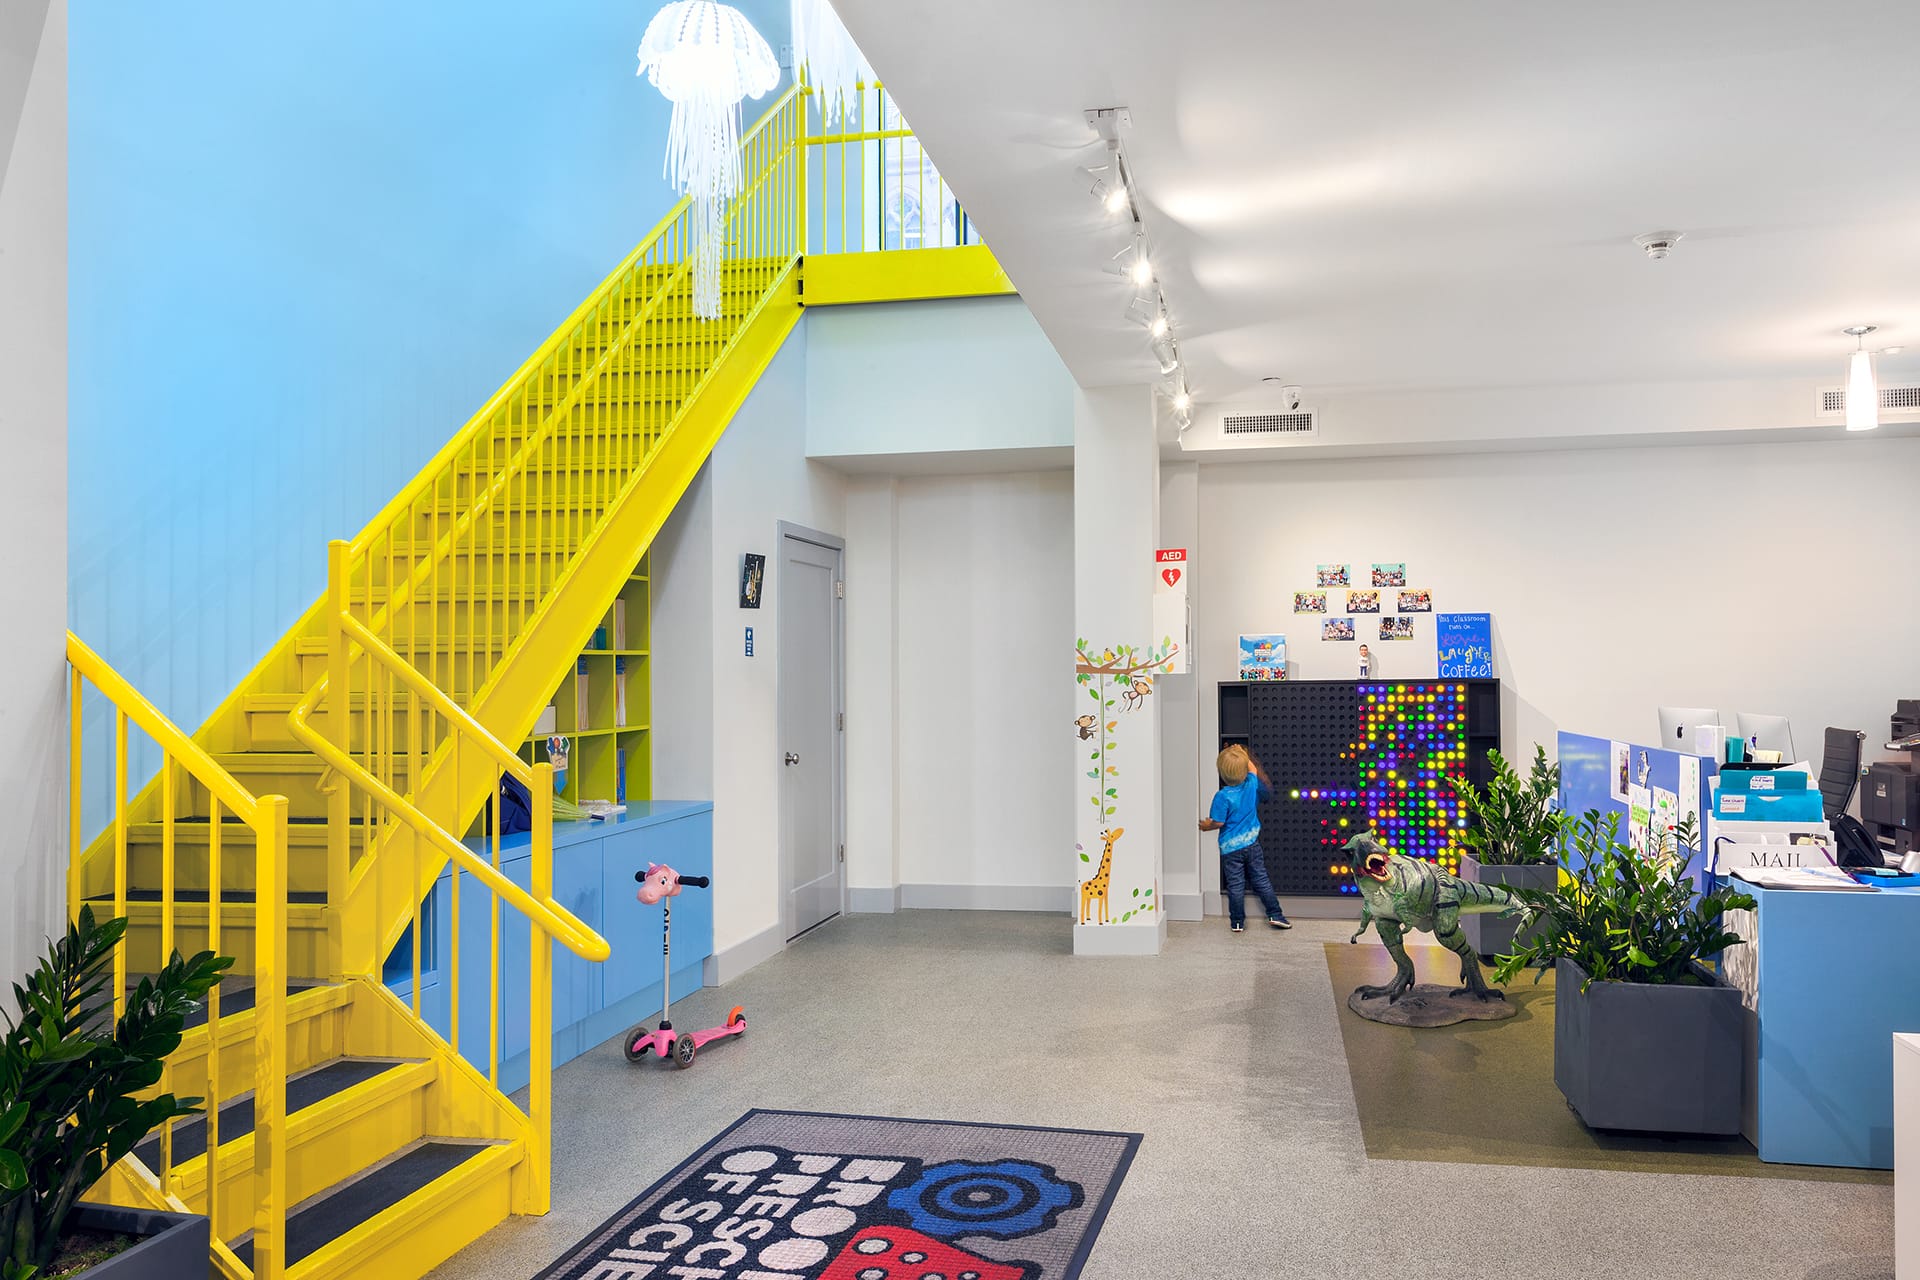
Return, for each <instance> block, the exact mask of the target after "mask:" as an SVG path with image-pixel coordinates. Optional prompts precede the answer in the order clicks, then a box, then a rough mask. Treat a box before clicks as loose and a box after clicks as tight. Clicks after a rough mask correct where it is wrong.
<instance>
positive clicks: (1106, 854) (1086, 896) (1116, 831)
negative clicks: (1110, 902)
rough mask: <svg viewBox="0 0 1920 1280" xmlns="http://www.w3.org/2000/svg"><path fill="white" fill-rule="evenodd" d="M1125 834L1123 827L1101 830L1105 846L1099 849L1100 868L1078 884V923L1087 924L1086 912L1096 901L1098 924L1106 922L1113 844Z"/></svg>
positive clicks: (1111, 879)
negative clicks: (1097, 904)
mask: <svg viewBox="0 0 1920 1280" xmlns="http://www.w3.org/2000/svg"><path fill="white" fill-rule="evenodd" d="M1125 834H1127V829H1126V828H1125V827H1115V828H1113V829H1112V830H1111V831H1102V832H1101V833H1100V840H1101V842H1102V843H1103V844H1104V845H1105V846H1106V847H1105V848H1104V849H1102V850H1101V851H1100V869H1099V870H1098V871H1096V872H1094V873H1093V875H1092V876H1090V877H1088V878H1087V879H1086V880H1084V881H1082V882H1081V885H1080V923H1081V924H1087V923H1089V922H1088V920H1087V912H1088V911H1089V910H1090V909H1091V908H1092V906H1093V904H1094V903H1095V902H1096V901H1097V902H1098V903H1099V904H1100V919H1099V923H1100V924H1105V923H1107V895H1108V892H1109V890H1111V889H1112V887H1113V845H1114V842H1115V841H1117V840H1118V839H1119V838H1120V837H1121V836H1123V835H1125Z"/></svg>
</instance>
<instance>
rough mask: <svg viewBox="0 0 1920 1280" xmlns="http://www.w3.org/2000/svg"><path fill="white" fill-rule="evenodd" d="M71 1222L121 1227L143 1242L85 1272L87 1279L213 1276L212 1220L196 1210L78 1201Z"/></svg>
mask: <svg viewBox="0 0 1920 1280" xmlns="http://www.w3.org/2000/svg"><path fill="white" fill-rule="evenodd" d="M67 1226H68V1227H69V1228H82V1229H85V1230H88V1231H116V1232H119V1233H120V1234H121V1235H129V1236H133V1237H134V1238H135V1239H137V1240H138V1241H139V1243H138V1244H136V1245H134V1246H133V1248H131V1249H128V1250H127V1251H126V1252H125V1253H120V1254H115V1255H114V1256H113V1257H111V1258H109V1259H107V1260H106V1261H105V1262H103V1263H101V1264H100V1265H99V1266H97V1267H88V1268H87V1269H86V1270H85V1271H82V1272H79V1273H78V1275H79V1276H84V1277H86V1280H207V1276H208V1274H209V1271H210V1268H211V1266H212V1261H211V1260H212V1256H213V1254H212V1246H211V1244H210V1242H209V1241H210V1237H209V1234H208V1230H207V1220H206V1219H205V1218H203V1217H200V1216H198V1215H196V1214H188V1213H156V1212H154V1211H152V1210H150V1209H120V1208H115V1207H114V1206H112V1205H104V1204H77V1205H75V1206H74V1208H73V1212H72V1213H71V1214H69V1215H67Z"/></svg>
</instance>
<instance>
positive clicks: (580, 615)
mask: <svg viewBox="0 0 1920 1280" xmlns="http://www.w3.org/2000/svg"><path fill="white" fill-rule="evenodd" d="M801 314H802V308H801V306H800V301H799V291H798V266H797V264H796V265H793V266H789V267H788V268H787V269H786V270H785V271H784V272H783V273H782V274H781V275H780V277H779V278H778V279H777V280H776V281H775V283H774V284H773V286H772V287H771V288H770V289H769V290H768V292H767V295H766V296H765V297H764V298H763V300H762V301H761V303H760V304H759V305H758V306H757V307H756V309H755V311H754V313H753V315H752V316H751V317H750V318H749V319H748V320H747V321H746V323H745V324H743V325H742V327H741V331H740V333H739V335H738V337H737V338H736V339H735V340H734V341H733V342H732V343H731V344H730V345H729V346H728V347H727V349H726V350H725V352H724V353H723V354H722V355H721V357H720V358H719V359H718V360H717V361H716V362H715V364H714V366H713V368H712V369H711V370H710V372H709V374H708V375H707V376H706V377H705V378H704V379H703V381H702V382H701V384H700V385H699V386H698V387H697V388H696V389H695V391H694V392H693V394H692V395H691V396H690V398H689V401H688V403H687V407H686V409H685V411H684V412H683V414H682V416H681V418H680V421H679V422H678V423H677V424H676V425H675V426H674V428H673V430H672V431H670V432H668V433H667V435H666V436H665V437H664V438H663V439H662V440H661V442H660V445H659V447H658V448H657V449H656V450H655V452H654V454H653V456H652V457H650V458H649V459H648V461H647V464H646V466H645V467H644V468H643V469H642V470H641V471H640V472H639V474H637V475H636V476H635V477H634V479H633V480H632V481H630V482H629V483H628V485H627V486H626V488H625V489H624V490H623V491H622V492H621V493H620V495H619V496H618V497H617V499H616V501H615V503H614V506H613V508H612V510H611V511H610V512H609V514H608V515H607V516H606V517H604V518H603V519H602V520H601V521H600V523H599V525H598V526H597V527H596V528H595V529H594V530H593V531H592V532H591V533H590V534H589V535H588V536H587V538H586V539H585V541H584V542H583V543H582V545H581V548H580V550H579V551H578V552H576V553H575V555H574V556H573V558H572V561H571V563H570V564H569V565H568V567H567V568H566V570H565V571H564V572H563V573H562V574H561V576H560V577H559V579H558V580H557V581H556V583H555V585H554V586H553V588H551V589H550V590H549V592H548V595H547V598H546V599H545V601H543V603H542V604H541V606H540V607H539V609H538V610H536V611H535V613H534V614H533V616H532V617H531V618H530V619H529V621H528V624H527V626H526V628H525V630H524V631H523V632H522V634H521V635H520V636H519V637H518V638H517V639H516V641H515V643H514V645H513V646H512V647H511V648H510V649H508V650H507V652H506V654H505V655H503V657H502V659H501V661H500V663H499V665H498V666H496V667H495V669H494V671H493V674H492V675H491V676H490V677H489V678H488V680H487V681H486V683H485V684H484V685H483V686H482V687H481V688H480V689H479V690H478V691H477V692H476V693H475V695H474V697H473V699H472V701H471V702H470V704H469V706H468V712H469V714H471V715H472V716H473V717H474V719H476V720H478V721H479V722H480V724H481V725H483V726H484V727H485V728H486V729H487V730H488V732H490V733H493V734H494V735H495V736H497V737H498V738H500V739H501V740H502V741H505V742H518V741H521V740H522V739H524V738H525V736H526V735H527V734H528V733H529V732H530V731H531V730H532V728H533V725H534V723H535V721H537V720H538V719H539V716H540V713H541V711H542V710H543V709H544V708H545V707H546V705H547V702H548V701H549V699H550V698H551V696H552V694H553V689H554V686H555V685H556V684H557V683H558V682H559V681H560V679H561V678H562V677H563V676H564V675H565V673H566V671H567V668H568V666H569V665H570V664H571V663H573V662H574V661H576V660H577V659H578V657H579V655H580V651H581V650H582V648H584V647H585V645H586V643H587V641H588V640H589V639H590V638H591V637H592V634H593V629H594V627H595V626H597V625H598V624H599V620H600V619H601V618H602V617H604V616H605V613H606V610H607V609H608V608H609V607H610V606H611V604H612V602H613V598H614V597H615V596H616V595H618V594H619V592H620V588H621V587H622V586H623V585H624V584H625V582H626V581H627V578H628V577H629V576H630V575H631V574H632V572H633V566H634V565H635V564H637V563H638V562H639V560H640V558H641V556H643V555H645V554H646V551H647V548H648V547H649V546H650V545H651V544H652V542H653V539H654V537H655V536H656V535H657V534H658V533H659V531H660V529H661V527H662V526H663V525H664V524H665V523H666V521H667V518H668V517H669V516H670V515H671V514H672V512H673V509H674V507H675V506H676V505H677V504H678V502H679V500H680V498H681V496H682V495H683V494H684V493H685V492H686V490H687V488H688V487H689V486H690V485H691V484H692V483H693V480H694V477H695V476H697V475H698V474H699V471H700V468H701V467H702V466H703V465H704V464H705V463H706V460H707V458H708V457H709V456H710V455H711V454H712V452H713V449H714V446H715V445H716V444H717V443H718V442H719V440H720V437H721V435H722V434H723V433H724V431H725V430H726V427H727V425H728V423H730V422H731V421H732V420H733V416H734V414H735V413H736V412H737V411H738V410H739V408H740V406H741V405H742V404H743V403H744V402H745V401H746V398H747V396H748V395H749V394H750V393H751V392H752V390H753V387H754V385H755V384H756V383H757V382H758V381H759V379H760V375H761V374H762V373H764V372H765V370H766V368H767V366H768V365H769V364H770V363H772V361H773V358H774V356H775V355H776V354H777V353H778V352H779V350H780V347H781V346H782V344H783V343H784V342H785V341H786V338H787V335H788V334H790V333H791V332H792V330H793V328H794V326H795V325H796V324H797V323H798V322H799V320H800V316H801ZM496 785H497V779H496V775H495V773H494V770H493V768H492V766H491V765H490V764H489V763H488V762H487V761H486V760H485V759H483V758H482V757H481V756H480V754H479V753H478V752H467V753H465V754H464V755H463V757H462V758H461V760H460V767H459V776H458V777H457V778H456V777H455V776H454V771H453V768H452V758H451V754H450V749H449V748H447V747H444V746H443V747H442V748H441V749H440V751H439V752H438V753H437V754H436V755H435V757H434V759H433V760H432V762H430V763H429V764H428V766H427V767H426V769H425V770H424V771H423V773H422V776H421V779H420V781H419V783H418V784H417V785H416V787H415V789H414V792H413V801H414V803H415V804H416V805H417V806H418V807H419V808H420V809H421V811H422V812H424V813H426V814H428V815H430V816H432V817H433V818H434V820H435V821H436V822H439V823H440V824H441V825H442V826H444V827H445V828H446V829H447V830H449V831H465V830H467V829H468V828H469V827H470V826H471V825H472V823H473V822H474V820H475V819H476V818H477V817H478V816H479V814H480V811H481V809H482V808H483V807H484V806H485V805H486V803H487V801H488V799H489V797H491V796H492V794H493V790H494V787H495V786H496ZM416 846H418V855H419V865H418V866H416V865H415V849H416ZM445 866H446V858H445V856H444V855H442V854H440V853H439V852H438V851H436V850H435V849H434V848H433V847H432V846H431V845H430V844H427V843H426V842H424V841H421V840H419V838H418V837H417V836H416V835H415V833H414V832H413V830H412V829H411V828H409V827H407V826H405V825H391V826H389V827H388V828H387V829H386V830H385V831H383V832H382V833H381V835H380V836H379V837H378V838H377V839H376V840H375V842H374V846H373V850H372V853H371V854H370V855H369V856H367V857H364V858H362V859H361V860H360V862H359V863H358V864H357V865H356V866H355V868H354V873H353V877H352V880H351V882H350V883H349V885H348V889H347V893H346V896H345V900H344V901H343V902H342V903H340V904H338V906H337V907H336V908H335V909H337V910H341V911H343V912H344V913H345V915H344V916H343V919H342V926H343V927H342V930H341V933H342V936H343V938H344V940H345V947H346V952H345V956H344V965H343V967H344V970H345V972H347V973H350V974H371V973H378V972H380V967H381V964H382V962H383V960H384V959H385V957H386V956H387V954H388V953H389V952H391V950H392V949H393V947H394V946H396V945H397V944H398V943H399V941H400V939H401V938H402V937H403V936H404V935H405V933H406V929H407V926H408V924H409V923H410V922H411V919H412V913H413V903H414V902H415V901H416V900H417V895H418V894H419V892H420V887H421V886H424V885H431V884H432V883H433V881H434V880H435V879H436V878H437V877H438V876H439V875H440V873H441V871H443V870H444V869H445Z"/></svg>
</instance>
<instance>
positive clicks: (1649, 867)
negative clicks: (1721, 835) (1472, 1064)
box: [1496, 809, 1754, 991]
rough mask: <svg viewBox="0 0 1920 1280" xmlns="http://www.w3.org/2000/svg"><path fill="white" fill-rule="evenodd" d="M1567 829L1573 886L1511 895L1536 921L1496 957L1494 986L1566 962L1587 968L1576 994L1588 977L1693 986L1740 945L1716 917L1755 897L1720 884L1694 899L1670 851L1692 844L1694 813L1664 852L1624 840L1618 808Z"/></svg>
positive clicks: (1746, 906) (1749, 904)
mask: <svg viewBox="0 0 1920 1280" xmlns="http://www.w3.org/2000/svg"><path fill="white" fill-rule="evenodd" d="M1568 833H1569V837H1570V838H1569V841H1568V843H1569V845H1570V847H1571V849H1572V851H1573V852H1574V853H1575V854H1577V855H1578V865H1572V866H1569V867H1567V868H1566V870H1567V872H1568V873H1569V880H1570V882H1567V881H1563V882H1560V883H1558V884H1556V885H1555V886H1554V887H1553V888H1551V889H1544V890H1542V889H1520V890H1516V891H1515V892H1516V894H1517V896H1518V897H1520V898H1521V899H1522V900H1523V901H1525V902H1526V903H1527V905H1528V906H1530V907H1531V908H1533V910H1534V912H1535V915H1536V920H1537V923H1536V928H1535V931H1534V933H1533V936H1532V938H1531V940H1530V941H1529V942H1528V943H1527V945H1525V946H1523V947H1521V948H1520V949H1518V950H1517V951H1515V952H1514V953H1513V954H1512V955H1509V956H1505V957H1502V959H1501V961H1500V966H1499V970H1498V973H1497V974H1496V977H1497V978H1498V979H1499V980H1500V981H1501V982H1506V981H1508V980H1509V979H1511V978H1512V977H1513V976H1514V975H1515V974H1517V973H1519V972H1520V970H1522V969H1526V968H1532V969H1542V970H1544V969H1546V968H1548V967H1550V966H1552V965H1553V964H1554V963H1556V962H1557V961H1560V960H1571V961H1573V962H1574V963H1575V964H1577V965H1579V966H1580V968H1581V970H1582V972H1584V973H1585V974H1586V979H1585V981H1584V982H1583V983H1582V985H1581V989H1582V990H1583V991H1584V990H1585V989H1586V987H1587V986H1588V985H1590V984H1592V983H1595V982H1638V983H1645V984H1649V985H1654V986H1667V985H1676V984H1677V985H1698V984H1700V983H1701V982H1702V981H1703V977H1702V975H1703V970H1702V969H1701V967H1700V964H1701V962H1702V961H1706V960H1711V959H1713V958H1714V957H1716V956H1718V955H1719V954H1720V953H1721V952H1722V951H1725V950H1726V949H1727V948H1728V947H1731V946H1735V945H1737V944H1738V943H1740V942H1741V941H1742V939H1741V938H1740V936H1739V935H1738V934H1735V933H1731V932H1729V931H1728V930H1727V928H1726V926H1725V925H1724V924H1723V923H1722V917H1723V916H1724V915H1725V914H1726V913H1727V912H1728V911H1732V910H1736V909H1741V910H1749V911H1750V910H1752V909H1753V906H1754V900H1753V898H1752V896H1751V895H1749V894H1745V893H1741V892H1739V891H1737V890H1735V889H1734V888H1732V887H1731V886H1730V885H1722V886H1720V887H1719V888H1717V889H1715V890H1714V891H1713V892H1712V893H1709V894H1704V895H1700V896H1698V897H1697V898H1696V896H1695V891H1694V886H1693V881H1692V880H1691V879H1689V878H1688V876H1687V873H1686V867H1687V858H1685V857H1682V856H1673V855H1674V854H1677V853H1678V852H1679V851H1683V850H1692V849H1693V848H1694V846H1695V845H1696V844H1697V843H1698V838H1699V837H1698V830H1697V827H1696V824H1695V822H1694V820H1693V819H1692V818H1688V819H1686V820H1685V821H1683V822H1682V823H1680V824H1679V825H1678V826H1677V827H1675V828H1674V831H1673V836H1672V844H1671V846H1669V847H1668V848H1667V849H1666V850H1660V851H1658V852H1660V853H1661V854H1662V855H1664V856H1652V857H1649V856H1647V855H1646V854H1645V853H1643V852H1641V851H1640V850H1636V849H1633V848H1630V847H1628V846H1627V845H1626V844H1624V843H1622V841H1621V839H1620V815H1619V814H1617V813H1613V814H1609V815H1607V818H1606V820H1605V821H1604V822H1603V821H1602V820H1601V817H1600V814H1599V811H1598V810H1592V809H1590V810H1588V811H1587V813H1586V815H1585V816H1584V817H1582V818H1580V819H1579V820H1578V821H1576V822H1571V823H1569V824H1568ZM1649 852H1655V851H1654V850H1649ZM1570 861H1571V860H1570Z"/></svg>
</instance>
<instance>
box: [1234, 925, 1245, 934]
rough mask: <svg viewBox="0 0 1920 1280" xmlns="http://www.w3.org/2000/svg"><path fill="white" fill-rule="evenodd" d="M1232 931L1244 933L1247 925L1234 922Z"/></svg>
mask: <svg viewBox="0 0 1920 1280" xmlns="http://www.w3.org/2000/svg"><path fill="white" fill-rule="evenodd" d="M1233 931H1234V932H1235V933H1245V932H1246V931H1247V926H1245V925H1243V924H1236V925H1234V926H1233Z"/></svg>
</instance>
